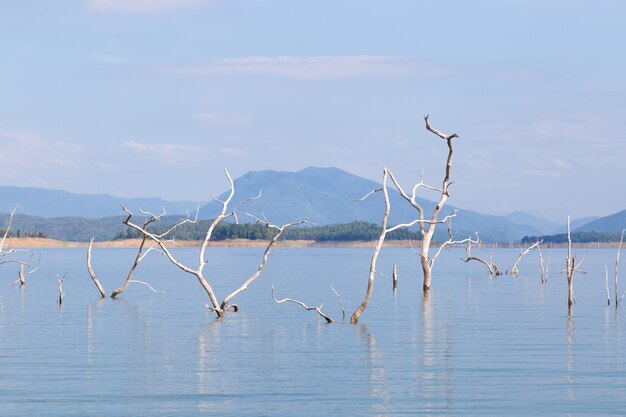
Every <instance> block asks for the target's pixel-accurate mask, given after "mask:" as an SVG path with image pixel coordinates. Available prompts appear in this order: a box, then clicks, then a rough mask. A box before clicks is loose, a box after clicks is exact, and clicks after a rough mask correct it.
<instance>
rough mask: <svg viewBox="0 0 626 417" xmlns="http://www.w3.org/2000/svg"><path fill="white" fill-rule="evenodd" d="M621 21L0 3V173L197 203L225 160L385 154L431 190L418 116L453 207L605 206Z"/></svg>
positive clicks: (128, 0)
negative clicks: (451, 145)
mask: <svg viewBox="0 0 626 417" xmlns="http://www.w3.org/2000/svg"><path fill="white" fill-rule="evenodd" d="M625 15H626V4H625V3H623V2H620V1H617V0H612V1H609V0H607V1H599V2H596V3H594V4H593V7H589V5H588V3H587V2H582V1H564V0H548V1H538V0H529V1H519V0H479V1H476V2H471V3H470V2H460V1H453V0H450V1H444V2H436V3H431V2H419V1H412V0H398V1H394V2H388V1H381V0H348V1H345V2H335V1H331V0H320V1H318V2H315V3H297V4H296V3H294V2H290V1H286V0H277V1H266V0H258V1H244V0H232V1H228V2H227V1H224V0H177V1H176V0H155V1H147V0H60V1H56V2H44V1H39V0H21V1H15V0H10V1H5V2H2V3H0V35H1V36H0V48H1V49H2V51H3V57H4V60H3V64H2V65H1V66H0V68H1V71H2V77H0V88H1V89H2V91H3V97H4V100H2V102H0V143H1V144H2V145H3V147H2V152H0V163H1V164H2V166H3V168H4V175H3V177H2V180H0V184H1V185H14V186H20V187H28V186H30V187H41V188H49V189H59V190H64V191H70V192H73V193H92V194H111V195H115V196H118V197H125V196H138V197H139V196H141V197H159V198H163V199H167V200H191V201H198V200H202V201H206V200H207V199H208V198H210V195H211V194H219V193H221V192H222V191H224V190H225V189H226V188H227V183H226V181H225V179H224V176H223V173H222V168H227V169H228V170H229V171H230V173H231V174H232V176H233V177H238V176H241V175H243V174H244V173H246V172H248V171H258V170H264V169H274V170H278V171H298V170H300V169H303V168H305V167H308V166H334V167H338V168H341V169H344V170H346V171H348V172H350V173H353V174H356V175H359V176H362V177H365V178H368V179H371V180H374V181H379V180H380V172H381V170H382V167H383V166H384V165H388V166H389V167H390V168H391V169H393V171H394V172H395V173H396V175H397V176H398V178H399V179H400V181H401V182H402V183H403V184H406V186H409V185H411V184H413V183H414V182H416V181H418V180H419V177H420V173H421V171H422V170H424V175H425V177H424V179H425V181H426V182H427V183H430V184H434V185H436V184H438V183H439V182H440V181H441V177H442V174H443V169H444V163H445V152H446V147H445V143H444V142H442V141H441V140H440V139H439V138H437V137H435V136H434V135H432V134H430V133H429V132H427V131H426V130H425V128H424V121H423V116H424V114H426V113H429V114H430V116H431V119H430V120H431V123H432V125H433V127H435V128H437V129H439V130H441V131H444V132H446V133H452V132H456V133H458V134H459V135H460V138H459V139H456V140H455V157H454V161H453V165H452V176H451V177H452V181H454V182H455V184H454V185H453V186H452V188H451V199H450V204H452V205H455V206H459V207H462V208H464V209H468V210H473V211H477V212H480V213H485V214H498V215H504V214H508V213H510V212H513V211H518V210H519V211H524V212H528V213H531V214H533V215H535V216H537V217H541V218H545V219H549V220H552V221H557V222H559V223H564V221H565V219H566V217H567V215H571V216H572V218H580V217H587V216H606V215H609V214H612V213H615V212H618V211H621V210H624V209H625V208H626V196H625V195H624V194H623V193H620V192H619V191H620V190H621V189H623V185H622V183H621V179H622V178H624V177H625V176H626V143H625V141H624V139H625V137H626V112H624V109H625V108H626V78H625V77H624V76H623V74H625V73H626V56H624V54H622V53H620V52H621V51H622V49H623V45H624V43H625V41H626V27H625V26H624V24H623V23H624V22H623V21H624V18H623V16H625ZM555 22H558V24H555ZM620 109H621V110H620ZM423 196H424V197H425V198H429V195H428V194H427V193H426V194H424V195H423Z"/></svg>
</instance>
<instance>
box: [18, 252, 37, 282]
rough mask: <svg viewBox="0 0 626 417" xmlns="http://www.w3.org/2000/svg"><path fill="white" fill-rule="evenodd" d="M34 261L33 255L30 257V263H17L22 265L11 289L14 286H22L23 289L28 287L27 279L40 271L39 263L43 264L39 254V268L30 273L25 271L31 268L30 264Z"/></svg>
mask: <svg viewBox="0 0 626 417" xmlns="http://www.w3.org/2000/svg"><path fill="white" fill-rule="evenodd" d="M32 259H33V255H32V254H31V255H30V258H29V259H28V261H27V262H26V261H15V262H17V263H19V264H20V269H19V270H18V273H17V277H18V278H17V279H16V280H15V281H13V283H12V284H11V285H10V287H13V286H14V285H17V284H20V287H23V286H25V285H26V277H27V276H29V275H30V274H32V273H34V272H36V271H38V270H39V263H40V262H41V254H39V258H38V259H37V266H36V267H34V268H33V269H31V270H29V271H25V268H26V267H27V266H28V267H30V262H31V261H32Z"/></svg>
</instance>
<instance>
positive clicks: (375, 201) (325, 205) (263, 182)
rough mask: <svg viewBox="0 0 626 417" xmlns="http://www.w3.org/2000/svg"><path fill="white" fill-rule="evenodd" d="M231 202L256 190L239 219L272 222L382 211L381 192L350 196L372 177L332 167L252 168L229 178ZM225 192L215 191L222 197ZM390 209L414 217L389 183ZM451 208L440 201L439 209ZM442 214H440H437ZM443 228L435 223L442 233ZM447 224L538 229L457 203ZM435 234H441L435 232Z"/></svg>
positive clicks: (204, 210) (507, 236)
mask: <svg viewBox="0 0 626 417" xmlns="http://www.w3.org/2000/svg"><path fill="white" fill-rule="evenodd" d="M234 183H235V192H236V194H235V198H234V200H233V201H234V202H237V201H242V200H245V199H246V198H248V197H250V196H254V195H257V194H258V193H259V190H261V191H262V197H261V198H260V199H257V200H253V201H250V202H249V203H247V204H246V205H245V206H243V207H241V208H240V210H239V214H240V216H239V219H240V221H242V222H251V221H254V220H253V219H251V218H249V217H247V216H245V215H244V213H245V212H250V213H252V214H254V215H256V216H259V217H261V216H263V215H265V216H267V218H268V219H269V220H270V221H271V222H273V223H277V224H282V223H287V222H290V221H293V220H297V219H301V218H304V217H308V219H309V220H310V221H311V222H313V223H315V224H319V225H325V224H336V223H350V222H352V221H366V222H370V223H380V220H381V216H382V213H383V211H384V201H383V196H382V195H380V193H377V194H375V195H372V196H371V197H370V198H368V199H367V200H365V201H361V202H357V201H356V200H357V199H359V198H360V197H362V196H364V195H365V194H366V193H368V192H369V191H371V190H373V189H375V188H379V187H380V184H378V183H377V182H374V181H371V180H368V179H365V178H362V177H359V176H356V175H353V174H350V173H348V172H346V171H343V170H341V169H338V168H315V167H310V168H306V169H303V170H301V171H298V172H278V171H253V172H249V173H247V174H245V175H243V176H241V177H239V178H237V179H235V180H234ZM226 196H227V193H224V194H222V195H221V196H219V198H220V199H225V198H226ZM390 200H391V206H392V210H391V212H392V214H391V216H390V220H389V221H390V224H397V223H399V222H404V221H408V220H411V219H413V218H414V217H415V210H414V209H413V208H412V207H410V206H409V205H408V204H407V203H406V202H405V201H404V200H403V199H402V198H401V197H400V195H399V194H398V193H397V192H395V191H394V190H392V187H391V186H390ZM418 202H419V203H420V204H421V205H422V206H423V207H424V209H425V210H426V211H427V212H432V210H433V208H434V206H435V203H434V202H432V201H429V200H425V199H418ZM220 209H221V205H220V204H218V203H216V202H210V203H207V204H206V205H204V206H202V207H201V209H200V217H201V218H211V217H214V216H216V215H217V213H218V212H219V210H220ZM454 209H455V207H453V206H446V207H444V210H443V212H442V214H443V215H446V214H449V213H450V212H452V211H453V210H454ZM442 217H443V216H442ZM444 229H445V228H441V233H444V232H445V230H444ZM453 229H454V230H455V231H456V232H458V234H459V236H467V235H468V234H472V235H473V234H474V232H476V231H478V232H480V236H481V238H482V239H483V240H484V241H492V242H493V241H498V242H512V241H516V240H519V239H521V238H522V237H523V236H525V235H537V234H541V233H540V232H539V230H538V229H536V228H535V227H533V226H530V225H525V224H518V223H516V222H513V221H510V220H509V219H507V218H505V217H503V216H489V215H484V214H480V213H476V212H473V211H469V210H467V211H466V210H462V209H459V215H458V217H457V218H455V219H454V221H453ZM439 238H440V239H441V238H442V236H441V235H440V236H439Z"/></svg>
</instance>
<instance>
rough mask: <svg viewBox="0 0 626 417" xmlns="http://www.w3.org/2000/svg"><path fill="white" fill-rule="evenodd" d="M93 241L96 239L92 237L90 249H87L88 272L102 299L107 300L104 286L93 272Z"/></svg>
mask: <svg viewBox="0 0 626 417" xmlns="http://www.w3.org/2000/svg"><path fill="white" fill-rule="evenodd" d="M93 239H94V238H93V237H92V238H91V240H90V241H89V248H87V272H89V276H90V277H91V279H92V280H93V283H94V284H95V285H96V288H98V291H99V292H100V296H101V297H102V298H106V296H107V295H106V291H104V288H103V287H102V284H101V283H100V280H99V279H98V277H97V276H96V273H95V272H93V268H92V267H91V248H92V246H93Z"/></svg>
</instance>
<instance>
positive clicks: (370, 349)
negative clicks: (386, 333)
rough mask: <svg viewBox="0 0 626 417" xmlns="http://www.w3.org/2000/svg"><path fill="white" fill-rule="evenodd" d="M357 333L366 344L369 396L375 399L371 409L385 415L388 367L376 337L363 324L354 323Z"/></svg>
mask: <svg viewBox="0 0 626 417" xmlns="http://www.w3.org/2000/svg"><path fill="white" fill-rule="evenodd" d="M356 327H357V329H358V332H359V334H360V335H361V336H362V337H363V339H364V340H365V343H366V346H367V363H368V365H369V366H368V369H369V396H370V398H372V399H374V400H376V401H374V402H373V403H372V411H373V412H374V413H375V414H376V415H387V414H389V412H390V400H391V394H390V387H389V383H388V381H387V373H388V369H387V366H386V365H385V362H384V360H383V355H382V353H381V352H379V351H378V348H377V346H376V338H375V337H374V335H373V334H372V332H371V331H370V330H369V329H368V328H367V326H365V325H363V324H357V325H356Z"/></svg>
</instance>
